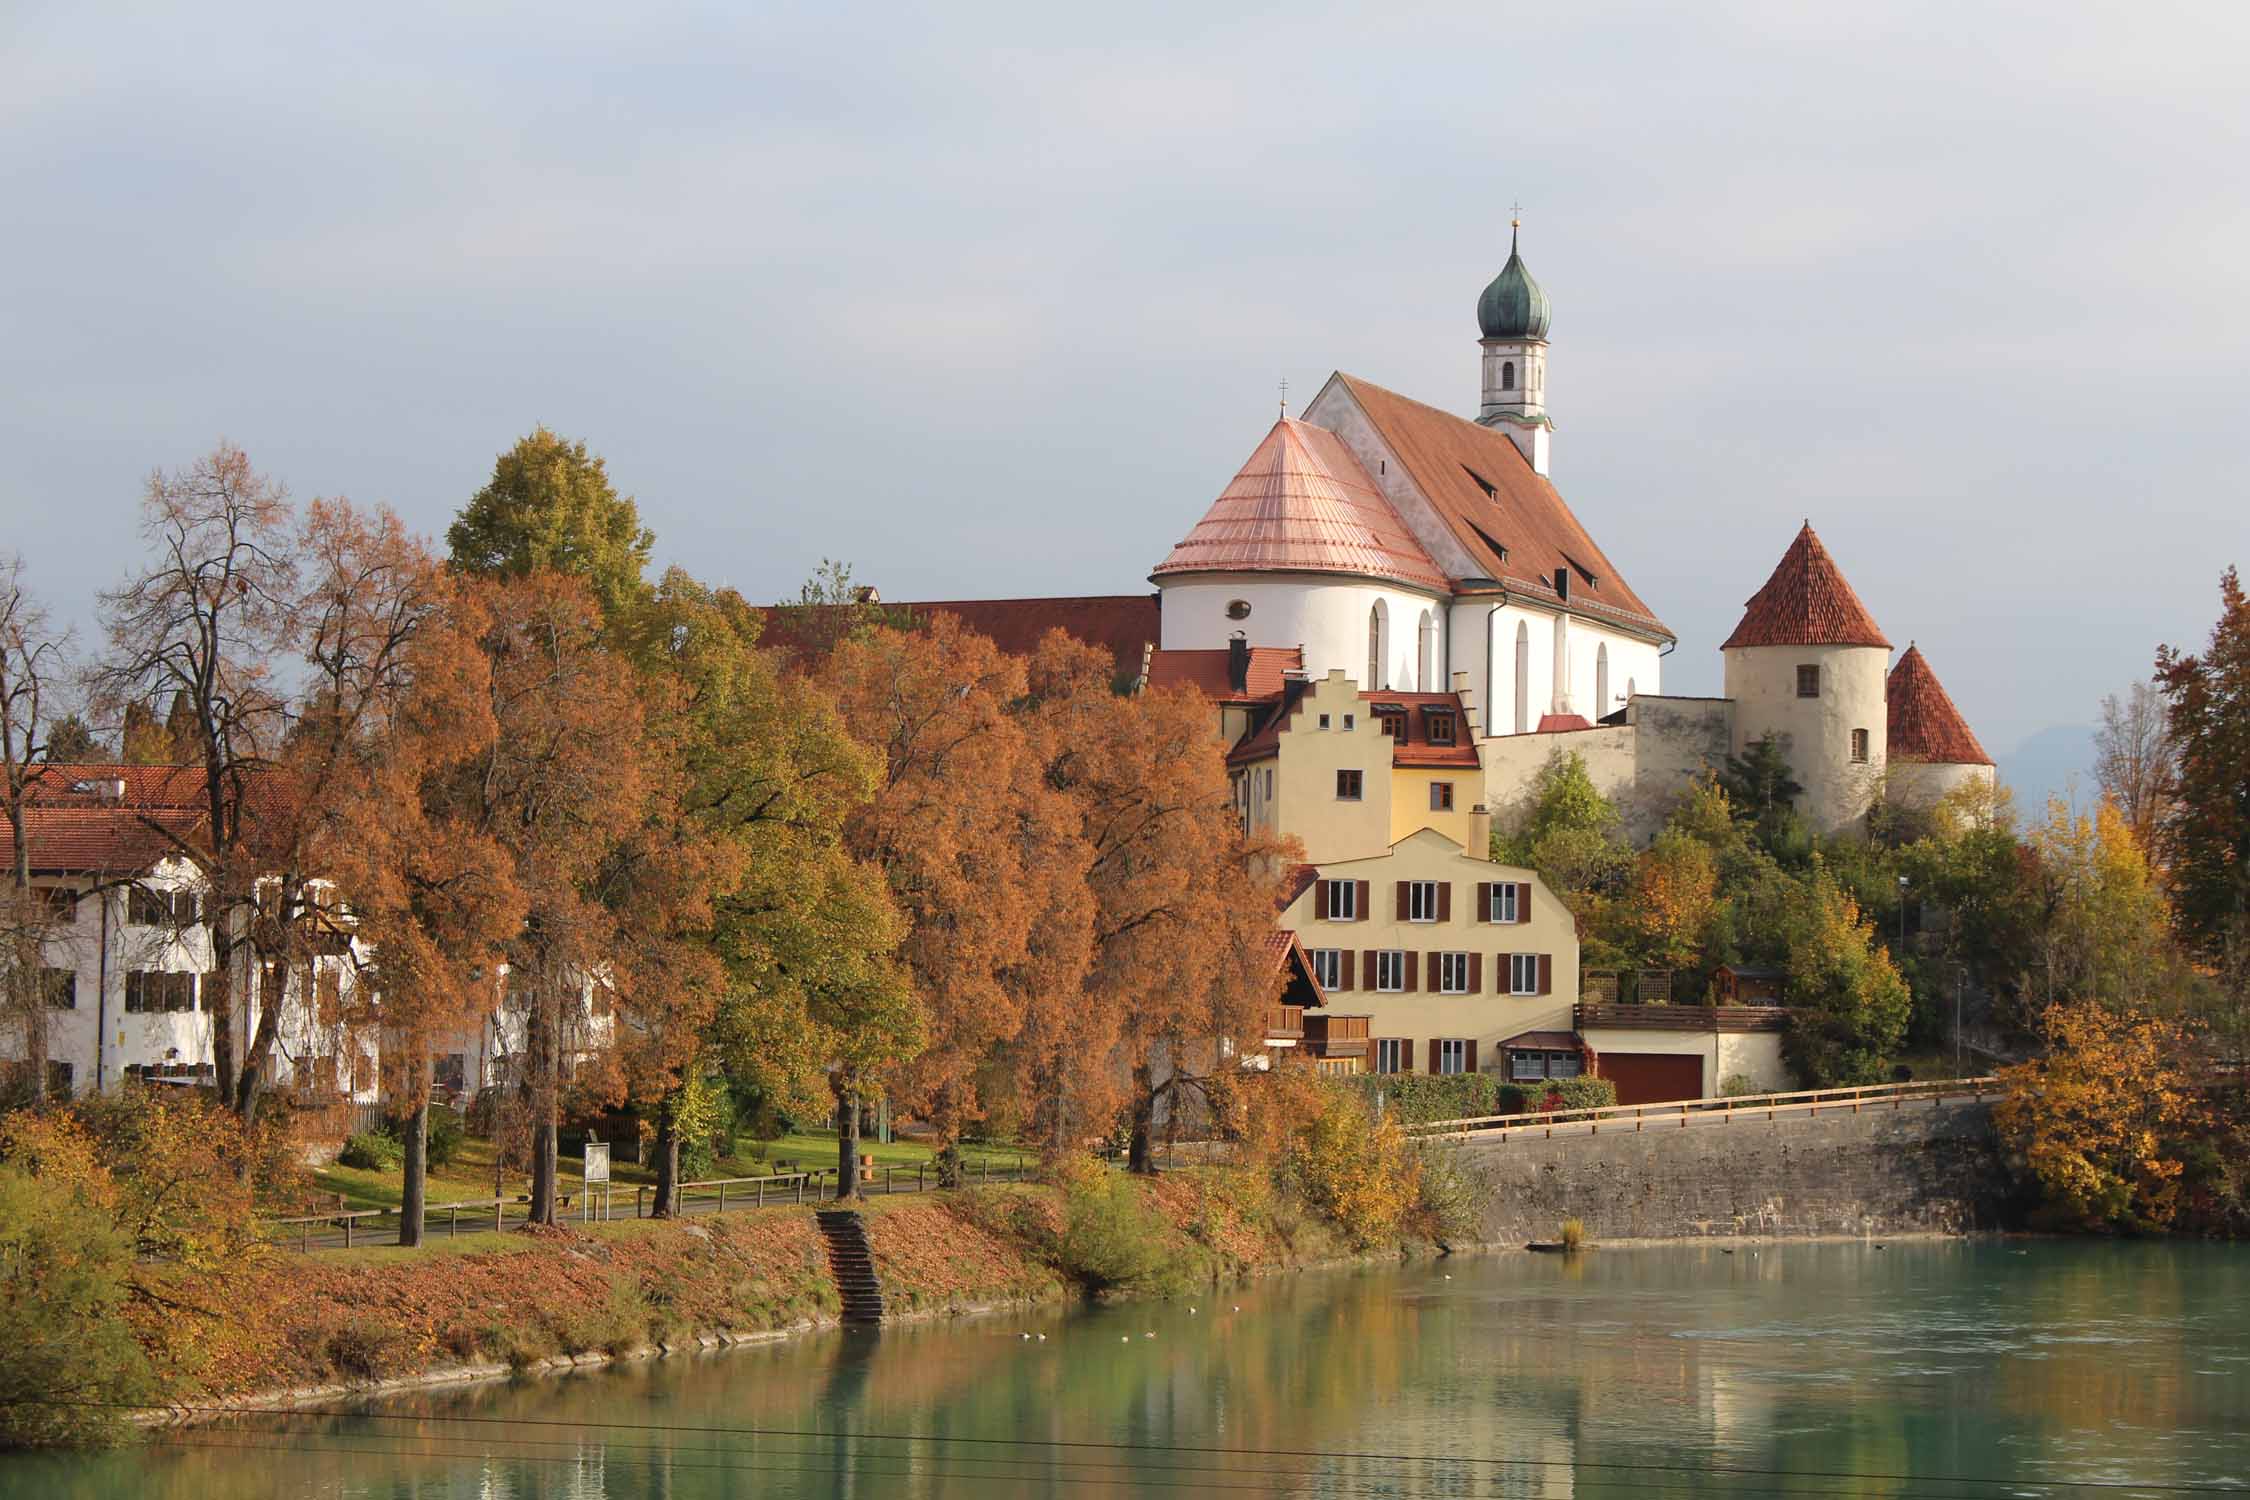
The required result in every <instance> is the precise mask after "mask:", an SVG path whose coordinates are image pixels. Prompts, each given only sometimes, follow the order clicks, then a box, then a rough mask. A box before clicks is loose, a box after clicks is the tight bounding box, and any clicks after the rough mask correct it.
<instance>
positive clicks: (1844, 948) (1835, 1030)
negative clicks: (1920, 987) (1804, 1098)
mask: <svg viewBox="0 0 2250 1500" xmlns="http://www.w3.org/2000/svg"><path fill="white" fill-rule="evenodd" d="M1792 906H1793V908H1794V909H1793V911H1792V912H1791V914H1790V922H1789V928H1790V935H1789V958H1788V967H1789V1005H1790V1012H1789V1029H1788V1031H1787V1032H1785V1033H1784V1034H1783V1036H1782V1047H1783V1051H1784V1052H1785V1053H1786V1054H1787V1056H1788V1058H1789V1062H1790V1066H1791V1067H1792V1068H1793V1069H1794V1070H1795V1071H1796V1072H1797V1074H1798V1075H1799V1077H1801V1078H1803V1079H1804V1080H1805V1081H1806V1082H1808V1083H1811V1084H1814V1085H1828V1084H1847V1083H1879V1082H1881V1081H1882V1079H1883V1073H1884V1069H1885V1068H1886V1067H1888V1066H1889V1063H1890V1059H1891V1055H1892V1053H1893V1052H1894V1051H1896V1049H1897V1047H1898V1045H1899V1043H1900V1042H1901V1041H1903V1040H1904V1039H1905V1036H1906V1026H1907V1022H1908V1020H1909V1019H1910V1018H1911V1016H1912V1014H1913V1008H1914V1001H1913V996H1912V995H1910V994H1909V993H1908V991H1907V987H1906V981H1905V980H1904V979H1902V978H1900V977H1899V972H1898V969H1897V967H1896V966H1895V965H1894V964H1893V963H1892V960H1891V955H1890V953H1889V952H1888V951H1887V950H1885V949H1884V948H1883V947H1882V946H1880V945H1879V944H1878V943H1877V942H1876V941H1875V934H1874V931H1873V929H1872V928H1871V927H1870V926H1869V924H1868V923H1867V922H1866V921H1865V920H1863V919H1862V918H1861V916H1860V911H1859V904H1858V903H1857V902H1855V901H1854V900H1852V898H1851V896H1850V895H1849V894H1847V893H1846V892H1845V891H1844V890H1843V889H1842V888H1841V887H1840V886H1838V885H1837V884H1836V881H1835V879H1834V878H1833V877H1832V876H1830V875H1829V874H1828V872H1827V871H1826V870H1825V869H1822V868H1820V867H1819V866H1818V865H1816V866H1815V867H1814V869H1813V872H1812V876H1811V878H1810V879H1809V880H1807V881H1806V882H1805V883H1804V884H1803V885H1802V886H1801V887H1799V889H1798V892H1797V896H1796V899H1795V901H1794V902H1793V903H1792Z"/></svg>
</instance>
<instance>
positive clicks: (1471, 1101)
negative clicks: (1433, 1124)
mask: <svg viewBox="0 0 2250 1500" xmlns="http://www.w3.org/2000/svg"><path fill="white" fill-rule="evenodd" d="M1357 1082H1358V1084H1359V1086H1360V1087H1361V1088H1362V1089H1364V1090H1366V1092H1367V1096H1368V1098H1369V1099H1370V1100H1373V1099H1374V1098H1375V1097H1376V1096H1378V1095H1380V1096H1381V1097H1382V1100H1383V1110H1384V1112H1385V1113H1386V1114H1388V1115H1389V1116H1390V1117H1391V1118H1392V1119H1394V1120H1396V1121H1398V1122H1399V1123H1400V1124H1401V1125H1423V1124H1427V1123H1428V1122H1430V1121H1432V1120H1468V1119H1474V1118H1475V1117H1477V1116H1479V1115H1490V1114H1497V1113H1499V1111H1498V1110H1497V1109H1495V1108H1494V1107H1493V1103H1494V1100H1495V1099H1496V1098H1497V1096H1498V1094H1499V1086H1498V1081H1497V1080H1496V1079H1494V1078H1493V1077H1492V1075H1490V1074H1489V1073H1446V1074H1435V1075H1433V1074H1429V1073H1361V1074H1358V1075H1357Z"/></svg>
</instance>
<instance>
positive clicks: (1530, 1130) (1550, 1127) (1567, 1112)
mask: <svg viewBox="0 0 2250 1500" xmlns="http://www.w3.org/2000/svg"><path fill="white" fill-rule="evenodd" d="M1999 1088H2000V1082H1999V1080H1998V1079H1996V1078H1992V1077H1980V1078H1933V1079H1927V1080H1917V1081H1915V1082H1912V1083H1875V1084H1863V1085H1857V1086H1853V1087H1850V1088H1828V1089H1792V1090H1790V1091H1788V1092H1785V1093H1774V1094H1738V1095H1733V1096H1721V1097H1717V1098H1710V1099H1679V1100H1673V1101H1670V1102H1666V1103H1657V1104H1608V1105H1603V1106H1601V1107H1599V1108H1595V1109H1557V1110H1536V1111H1528V1112H1525V1113H1522V1114H1513V1115H1476V1116H1472V1117H1469V1118H1465V1119H1459V1120H1431V1121H1428V1122H1426V1123H1423V1124H1418V1125H1409V1126H1407V1127H1406V1134H1407V1135H1408V1136H1410V1137H1412V1138H1414V1139H1416V1140H1426V1141H1429V1140H1435V1141H1445V1140H1477V1141H1501V1142H1505V1141H1511V1140H1514V1139H1516V1138H1518V1137H1519V1136H1525V1135H1533V1136H1538V1137H1540V1138H1542V1139H1552V1138H1554V1137H1555V1136H1556V1134H1557V1133H1558V1131H1559V1132H1560V1133H1561V1134H1563V1135H1600V1134H1602V1133H1603V1132H1604V1131H1605V1130H1607V1131H1621V1130H1627V1129H1630V1130H1635V1131H1645V1130H1647V1129H1649V1128H1650V1127H1651V1126H1655V1127H1656V1128H1659V1129H1668V1128H1679V1129H1685V1128H1687V1127H1688V1126H1690V1125H1695V1124H1710V1123H1714V1122H1715V1123H1719V1124H1732V1123H1734V1121H1736V1120H1738V1119H1752V1120H1755V1119H1763V1120H1766V1121H1769V1122H1777V1121H1779V1120H1781V1119H1783V1118H1785V1117H1786V1118H1796V1117H1799V1116H1802V1117H1804V1118H1808V1119H1809V1118H1813V1117H1816V1116H1818V1115H1819V1114H1820V1113H1821V1112H1822V1111H1823V1110H1825V1111H1827V1112H1828V1113H1829V1114H1859V1113H1861V1112H1863V1111H1867V1110H1876V1109H1890V1110H1902V1109H1905V1108H1906V1107H1908V1106H1909V1105H1912V1104H1921V1103H1928V1104H1931V1105H1933V1106H1934V1105H1938V1104H1943V1103H1945V1102H1947V1101H1949V1100H1964V1099H1965V1100H1980V1099H1983V1098H1984V1097H1985V1096H1986V1095H1988V1094H1992V1093H1996V1092H1998V1091H1999Z"/></svg>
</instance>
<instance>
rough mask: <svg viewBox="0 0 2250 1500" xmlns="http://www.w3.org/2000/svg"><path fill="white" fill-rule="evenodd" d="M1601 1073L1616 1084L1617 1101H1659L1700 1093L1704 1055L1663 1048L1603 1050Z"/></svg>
mask: <svg viewBox="0 0 2250 1500" xmlns="http://www.w3.org/2000/svg"><path fill="white" fill-rule="evenodd" d="M1600 1071H1601V1075H1602V1077H1604V1078H1606V1079H1608V1080H1609V1081H1610V1082H1611V1083H1614V1084H1616V1085H1617V1102H1618V1103H1620V1104H1662V1103H1664V1102H1666V1101H1667V1100H1671V1099H1700V1098H1702V1097H1703V1059H1702V1058H1700V1057H1694V1056H1688V1057H1680V1056H1677V1055H1675V1054H1671V1053H1665V1052H1604V1053H1602V1054H1601V1062H1600Z"/></svg>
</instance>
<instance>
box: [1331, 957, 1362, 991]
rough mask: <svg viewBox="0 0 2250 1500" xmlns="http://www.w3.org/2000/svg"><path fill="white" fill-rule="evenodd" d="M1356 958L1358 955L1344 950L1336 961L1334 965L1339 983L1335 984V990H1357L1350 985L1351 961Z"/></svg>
mask: <svg viewBox="0 0 2250 1500" xmlns="http://www.w3.org/2000/svg"><path fill="white" fill-rule="evenodd" d="M1358 956H1359V955H1358V954H1356V953H1354V952H1352V950H1351V949H1349V948H1346V949H1345V950H1344V952H1343V956H1342V958H1340V959H1339V960H1338V961H1337V965H1336V977H1337V979H1338V980H1339V981H1341V982H1340V983H1338V984H1337V986H1336V988H1338V989H1340V990H1348V989H1354V988H1357V986H1355V985H1354V984H1353V983H1352V960H1353V959H1355V958H1357V957H1358Z"/></svg>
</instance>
